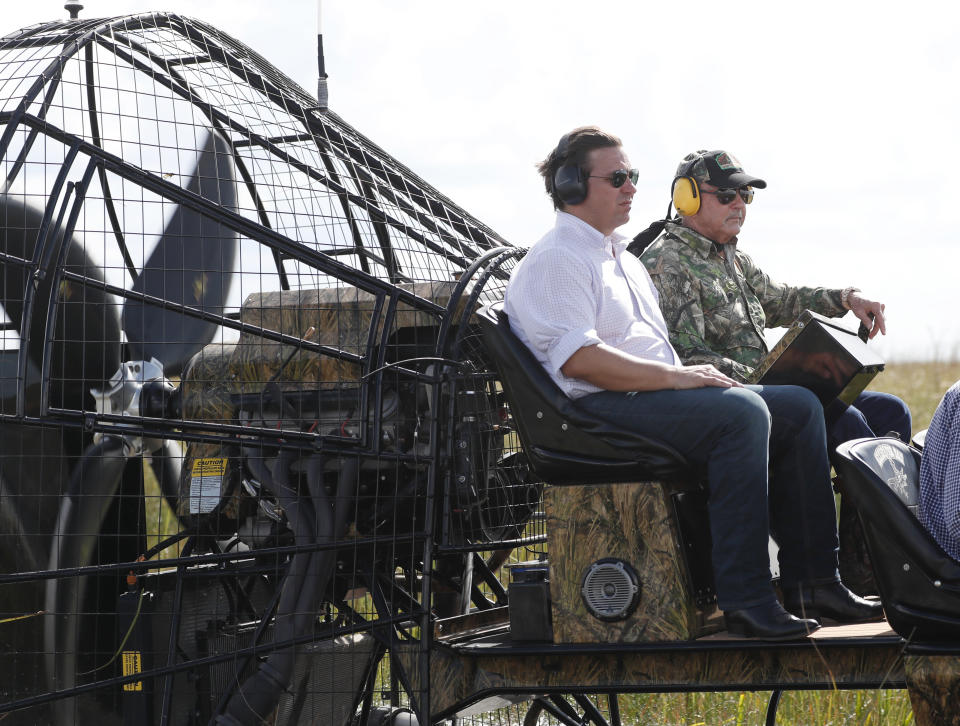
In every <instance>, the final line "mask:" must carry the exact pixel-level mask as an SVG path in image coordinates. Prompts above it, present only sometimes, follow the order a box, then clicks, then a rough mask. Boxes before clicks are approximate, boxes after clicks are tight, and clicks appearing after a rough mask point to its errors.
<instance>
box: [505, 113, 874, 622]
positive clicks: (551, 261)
mask: <svg viewBox="0 0 960 726" xmlns="http://www.w3.org/2000/svg"><path fill="white" fill-rule="evenodd" d="M539 170H540V173H541V175H542V176H543V178H544V183H545V185H546V189H547V192H548V193H549V194H550V196H551V197H552V199H553V202H554V207H555V208H556V209H557V210H558V212H557V221H556V225H555V226H554V228H553V229H552V230H550V231H549V232H548V233H547V234H546V235H545V236H544V237H543V238H542V239H541V240H540V241H539V242H537V243H536V244H535V245H533V247H531V248H530V251H529V252H528V253H527V255H526V256H525V257H524V259H523V260H521V262H520V263H519V264H518V266H517V267H516V269H515V270H514V272H513V275H512V277H511V279H510V282H509V285H508V287H507V293H506V298H505V303H504V310H505V311H506V313H507V315H508V317H509V319H510V325H511V328H512V329H513V331H514V332H515V333H516V334H517V336H518V337H519V338H520V339H521V340H522V341H523V342H524V343H525V344H526V345H527V346H528V347H529V348H530V349H531V350H532V351H533V353H534V355H535V356H536V357H537V359H538V360H539V361H540V363H541V364H542V365H543V366H544V368H545V369H546V370H547V372H548V373H549V374H550V375H551V377H553V379H554V380H555V381H556V382H557V383H558V385H559V386H560V387H561V389H562V390H563V391H564V392H565V393H566V394H567V395H568V396H570V398H572V399H574V400H576V402H577V405H578V406H581V407H582V408H583V409H584V410H586V411H589V412H591V413H593V414H594V415H596V416H598V417H600V418H604V419H606V420H609V421H612V422H615V423H617V424H619V425H621V426H624V427H627V428H631V429H633V430H635V431H637V432H638V433H641V434H644V435H646V436H649V437H651V438H656V439H659V440H662V441H664V442H666V443H668V444H670V445H671V446H673V447H674V448H675V449H676V450H678V451H680V452H681V453H682V454H683V455H684V456H686V457H687V459H689V460H690V461H691V462H694V463H696V464H700V465H703V466H705V467H706V470H707V477H708V487H709V511H710V524H711V535H712V539H713V568H714V576H715V579H716V585H717V597H718V601H719V605H720V608H721V609H722V610H723V611H724V615H725V618H726V622H727V628H728V630H729V631H730V632H731V633H732V634H734V635H740V636H744V637H758V638H764V639H769V640H788V639H793V638H801V637H804V636H806V635H807V633H809V632H812V631H813V630H815V629H816V628H817V627H819V625H818V623H817V621H816V620H813V619H801V618H798V617H795V616H794V615H792V614H790V613H788V612H787V611H786V610H784V608H783V606H781V604H780V602H779V601H778V600H777V598H776V595H775V593H774V590H773V587H772V584H771V582H770V571H769V562H768V554H767V537H768V533H769V532H771V531H772V532H773V534H774V537H775V539H777V541H778V544H779V545H780V573H781V584H782V585H783V588H784V593H785V602H786V605H787V608H788V609H790V610H792V611H793V612H794V613H798V614H801V615H802V616H803V617H804V618H806V617H817V616H825V617H829V618H832V619H834V620H837V621H840V622H859V621H864V620H872V619H877V618H879V617H881V616H882V608H881V607H880V605H879V603H875V602H871V601H867V600H864V599H862V598H858V597H857V596H856V595H854V594H853V593H851V592H850V591H849V590H847V589H846V588H845V587H844V586H843V584H842V583H841V582H840V578H839V575H838V573H837V529H836V511H835V507H834V500H833V490H832V488H831V485H830V480H829V463H828V461H827V451H826V433H825V431H824V424H823V409H822V407H821V406H820V403H819V401H818V400H817V398H816V397H815V396H814V395H813V394H812V393H810V392H809V391H807V390H806V389H803V388H799V387H795V386H767V387H760V386H742V385H741V384H739V383H737V382H736V381H734V380H733V379H731V378H729V377H727V376H726V375H724V374H723V373H720V372H719V371H718V370H716V369H715V368H714V367H713V366H710V365H696V366H687V367H684V366H683V365H682V364H681V361H680V358H679V356H678V355H677V353H676V351H675V350H674V349H673V347H672V346H671V345H670V342H669V336H668V334H667V330H666V325H665V323H664V320H663V316H662V314H661V313H660V308H659V306H658V303H657V296H656V291H655V290H654V288H653V285H652V283H651V281H650V278H649V276H648V275H647V272H646V270H645V269H644V268H643V266H642V265H641V264H640V262H639V261H638V260H637V259H636V258H635V257H634V256H633V255H631V254H626V253H625V252H626V247H627V240H626V239H625V238H623V237H621V236H620V235H617V234H615V232H614V230H616V229H617V228H618V227H620V226H621V225H622V224H624V223H625V222H627V220H628V219H629V218H630V206H631V203H632V199H633V195H634V194H635V193H636V187H635V186H634V184H635V183H636V181H637V178H638V172H637V171H636V170H635V169H631V168H630V164H629V160H628V159H627V156H626V154H625V153H624V152H623V149H622V148H621V143H620V140H619V139H618V138H617V137H615V136H612V135H610V134H608V133H606V132H604V131H601V130H600V129H598V128H596V127H590V126H588V127H581V128H578V129H574V130H573V131H571V132H570V133H569V134H567V135H565V136H564V137H563V139H561V141H560V143H559V144H558V146H557V148H556V149H554V150H553V151H552V152H551V153H550V155H549V156H548V157H547V158H546V159H545V160H544V161H543V162H542V163H541V164H540V166H539ZM768 452H769V455H768ZM768 464H769V465H770V466H771V467H772V472H773V480H772V483H771V487H770V490H769V497H768V487H767V485H768V482H767V473H768ZM768 510H769V513H768ZM771 525H772V526H771Z"/></svg>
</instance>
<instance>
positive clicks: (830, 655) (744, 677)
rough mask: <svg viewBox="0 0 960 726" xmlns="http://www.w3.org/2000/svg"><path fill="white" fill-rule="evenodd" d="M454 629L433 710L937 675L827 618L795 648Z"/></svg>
mask: <svg viewBox="0 0 960 726" xmlns="http://www.w3.org/2000/svg"><path fill="white" fill-rule="evenodd" d="M441 625H442V624H441ZM442 629H443V628H442V627H441V630H442ZM449 631H450V632H448V633H446V634H440V635H438V637H437V638H436V641H435V643H436V645H437V646H438V647H437V648H435V649H434V650H433V651H432V653H431V663H430V672H431V680H432V683H431V687H432V693H433V698H434V702H433V704H432V705H433V707H434V708H435V709H436V710H437V712H445V713H447V714H454V713H456V714H464V713H469V712H473V711H476V710H483V709H485V708H489V705H490V703H491V702H492V701H493V700H496V699H504V698H507V699H510V698H511V697H517V696H520V695H525V696H527V697H530V696H531V695H546V694H552V693H575V692H581V693H603V692H607V693H627V692H634V693H642V692H657V693H663V692H670V691H673V692H679V691H729V690H751V691H760V690H772V691H781V690H807V689H833V688H837V689H860V688H890V689H902V688H910V689H911V690H914V688H915V687H916V686H917V685H918V684H916V683H911V674H912V673H913V672H917V671H919V670H920V669H921V668H922V667H923V666H924V665H925V666H926V667H930V663H929V661H927V662H926V664H924V663H921V660H922V659H924V655H925V654H917V655H913V654H912V652H911V646H909V645H908V644H907V642H906V641H905V640H904V639H903V638H901V637H900V636H899V635H897V634H896V633H894V631H893V630H892V629H891V628H890V626H889V625H888V624H887V623H886V622H885V621H883V622H875V623H863V624H857V625H836V624H830V621H829V620H828V621H826V622H825V625H824V627H823V628H821V629H820V630H818V631H817V632H816V633H813V634H812V635H811V636H810V637H809V638H807V639H804V640H797V641H789V642H769V641H762V640H757V639H744V638H735V637H732V636H730V635H729V634H728V633H727V632H726V631H720V632H717V633H713V634H711V635H706V636H703V637H701V638H698V639H696V640H688V641H669V642H653V643H592V644H584V643H538V642H519V641H512V640H511V639H510V633H509V627H508V625H507V624H506V623H502V622H501V623H499V624H489V625H485V626H479V627H476V628H466V629H455V628H449ZM957 652H960V644H957V645H956V647H955V649H954V650H953V653H954V656H955V654H956V653H957ZM666 654H669V657H667V658H665V657H664V656H665V655H666ZM911 695H913V694H911Z"/></svg>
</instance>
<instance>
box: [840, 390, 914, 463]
mask: <svg viewBox="0 0 960 726" xmlns="http://www.w3.org/2000/svg"><path fill="white" fill-rule="evenodd" d="M833 405H836V406H838V408H839V409H841V411H840V412H839V414H834V415H832V416H831V414H833V413H834V412H833V411H832V406H833ZM842 406H843V404H841V403H839V401H835V402H834V404H832V405H831V406H828V407H827V418H828V419H829V423H827V445H828V446H829V447H830V451H831V452H833V450H834V449H836V448H837V447H838V446H839V445H840V444H842V443H843V442H844V441H850V439H862V438H868V437H870V438H872V437H874V436H886V435H887V434H888V433H889V432H891V431H894V432H896V433H897V435H898V436H899V437H900V440H901V441H903V442H904V443H909V442H910V436H911V434H912V431H911V427H912V424H913V422H912V421H911V418H910V409H909V408H907V404H905V403H904V402H903V401H901V400H900V399H899V398H897V397H896V396H893V395H891V394H889V393H880V392H879V391H864V392H863V393H861V394H860V395H859V396H857V398H856V400H855V401H854V402H853V405H852V406H848V407H847V408H846V409H845V410H844V409H842Z"/></svg>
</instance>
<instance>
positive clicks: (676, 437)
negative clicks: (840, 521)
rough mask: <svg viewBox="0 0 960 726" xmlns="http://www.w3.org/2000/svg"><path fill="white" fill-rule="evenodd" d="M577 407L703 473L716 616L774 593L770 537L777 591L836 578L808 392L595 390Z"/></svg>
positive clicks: (818, 430)
mask: <svg viewBox="0 0 960 726" xmlns="http://www.w3.org/2000/svg"><path fill="white" fill-rule="evenodd" d="M577 405H578V406H579V407H581V408H583V409H584V410H585V411H589V412H590V413H592V414H593V415H595V416H597V417H598V418H602V419H605V420H608V421H611V422H614V423H617V424H619V425H620V426H623V427H625V428H629V429H631V430H634V431H637V432H638V433H641V434H644V435H647V436H650V437H652V438H656V439H659V440H661V441H664V442H666V443H668V444H670V445H671V446H673V447H674V448H675V449H677V450H678V451H679V452H680V453H682V454H683V455H684V456H685V457H687V458H688V459H689V460H690V461H691V462H693V463H695V464H699V465H703V466H705V467H706V470H707V480H708V490H709V504H708V507H709V514H710V532H711V536H712V542H713V571H714V577H715V580H716V585H717V599H718V603H719V606H720V608H721V609H722V610H736V609H740V608H747V607H751V606H754V605H760V604H763V603H765V602H772V601H773V599H774V598H775V597H776V596H775V595H774V592H773V586H772V584H771V582H770V565H769V557H768V554H767V538H768V534H770V533H772V534H773V537H774V539H775V540H776V541H777V544H778V545H779V546H780V555H779V557H780V577H781V582H782V583H783V585H784V586H785V587H790V586H795V585H798V584H801V583H803V584H819V583H827V582H835V581H837V580H838V579H839V575H838V573H837V548H838V542H837V528H836V509H835V504H834V499H833V489H832V488H831V486H830V465H829V463H828V461H827V446H826V443H827V442H826V431H825V425H824V419H823V407H822V406H821V405H820V402H819V401H818V400H817V398H816V396H814V395H813V394H812V393H810V391H808V390H807V389H805V388H800V387H798V386H746V387H744V388H696V389H692V390H684V391H672V390H668V391H647V392H633V393H619V392H615V391H602V392H600V393H593V394H590V395H588V396H584V397H583V398H579V399H577ZM768 470H769V472H770V474H771V475H772V476H771V481H770V486H769V489H768V482H767V477H768Z"/></svg>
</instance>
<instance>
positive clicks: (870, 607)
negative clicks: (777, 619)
mask: <svg viewBox="0 0 960 726" xmlns="http://www.w3.org/2000/svg"><path fill="white" fill-rule="evenodd" d="M783 606H784V607H785V608H786V609H787V610H789V611H790V612H791V613H793V614H794V615H796V616H797V617H800V618H814V619H816V620H820V618H830V619H831V620H835V621H837V622H838V623H868V622H870V621H872V620H881V619H882V618H883V606H882V605H881V604H880V602H879V601H878V600H864V599H863V598H862V597H858V596H857V595H854V594H853V593H852V592H850V590H848V589H847V588H846V587H844V584H843V583H842V582H831V583H828V584H826V585H800V586H799V587H789V588H784V589H783Z"/></svg>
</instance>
